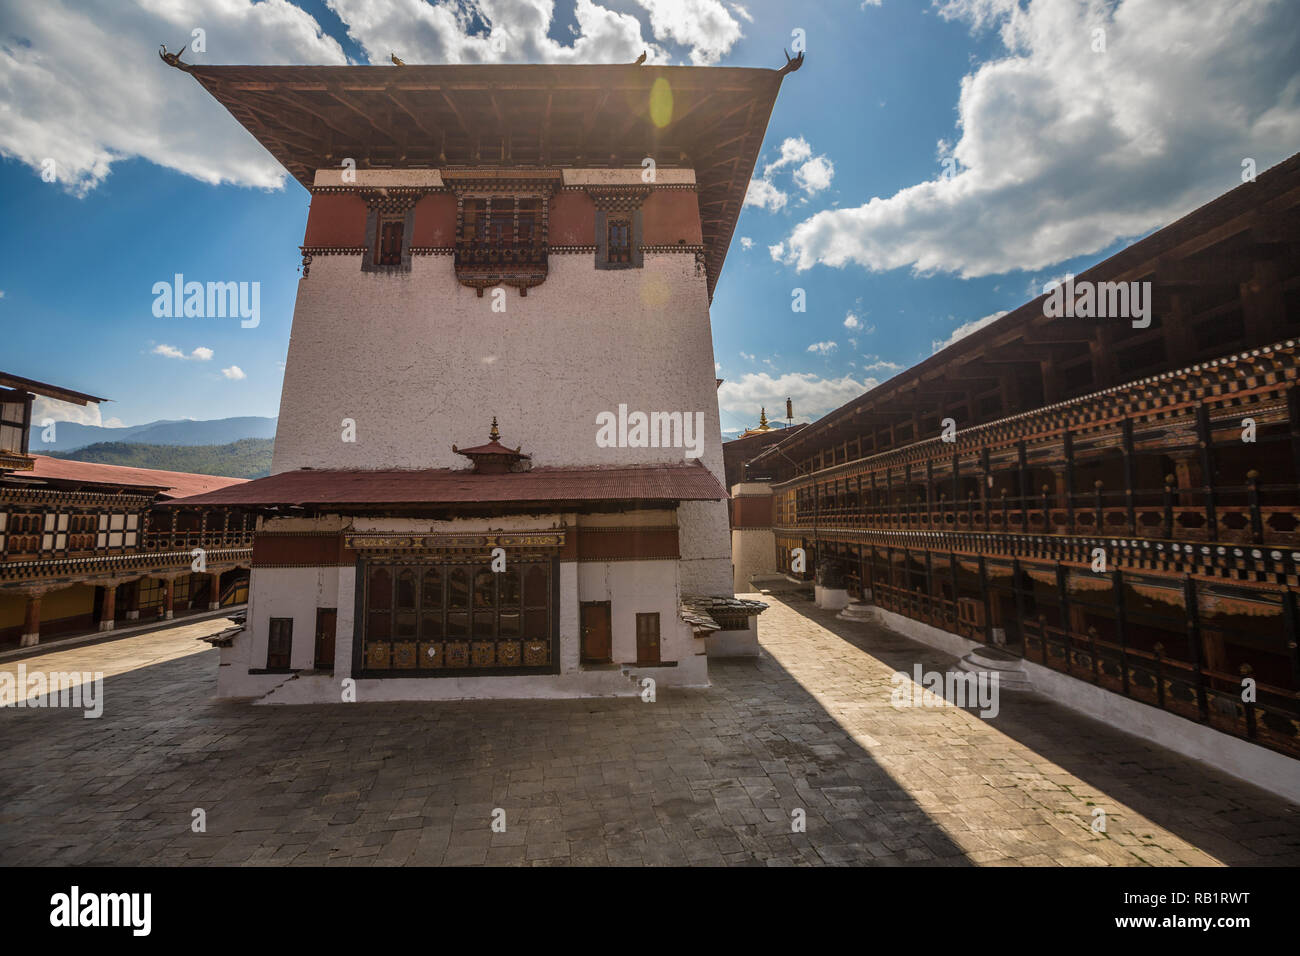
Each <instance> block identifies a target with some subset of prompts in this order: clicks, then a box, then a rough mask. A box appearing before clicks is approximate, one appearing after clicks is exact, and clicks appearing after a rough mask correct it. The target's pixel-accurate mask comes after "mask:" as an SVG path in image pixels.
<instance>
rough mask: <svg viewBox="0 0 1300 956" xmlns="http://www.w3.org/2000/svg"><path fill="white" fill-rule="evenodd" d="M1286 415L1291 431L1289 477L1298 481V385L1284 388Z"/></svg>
mask: <svg viewBox="0 0 1300 956" xmlns="http://www.w3.org/2000/svg"><path fill="white" fill-rule="evenodd" d="M1286 416H1287V424H1288V425H1289V426H1290V432H1291V468H1292V472H1291V478H1292V481H1296V482H1300V385H1292V386H1291V387H1290V388H1288V389H1287V390H1286Z"/></svg>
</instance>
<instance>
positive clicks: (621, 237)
mask: <svg viewBox="0 0 1300 956" xmlns="http://www.w3.org/2000/svg"><path fill="white" fill-rule="evenodd" d="M607 249H608V250H609V256H608V259H609V261H610V262H617V263H629V262H631V261H632V222H631V220H629V219H624V218H621V217H614V216H610V217H609V244H608V246H607Z"/></svg>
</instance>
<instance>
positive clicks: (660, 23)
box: [548, 0, 748, 66]
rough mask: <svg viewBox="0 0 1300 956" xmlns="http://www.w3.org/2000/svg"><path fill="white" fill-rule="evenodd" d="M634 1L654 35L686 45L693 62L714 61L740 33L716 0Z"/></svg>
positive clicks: (702, 63) (737, 24)
mask: <svg viewBox="0 0 1300 956" xmlns="http://www.w3.org/2000/svg"><path fill="white" fill-rule="evenodd" d="M581 2H582V0H579V3H581ZM637 3H639V4H640V5H641V6H642V7H644V8H645V9H646V10H647V11H648V12H649V14H650V29H651V30H653V31H654V35H655V38H656V39H658V40H661V41H662V40H671V41H672V42H674V43H679V44H681V45H682V46H688V47H690V48H691V62H692V63H694V64H695V65H696V66H707V65H709V64H712V63H717V62H718V60H719V59H720V58H721V57H723V56H724V55H725V54H726V53H727V52H728V51H730V50H731V48H732V46H733V45H734V44H735V42H736V41H737V40H739V39H740V37H741V32H740V24H739V23H737V22H736V19H735V18H734V17H733V16H732V15H731V14H730V13H728V12H727V8H726V7H724V6H723V5H722V4H721V3H719V2H718V0H637ZM549 5H550V4H549V3H548V6H549ZM742 9H743V8H742ZM746 16H748V11H746Z"/></svg>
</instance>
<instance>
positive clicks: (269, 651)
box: [266, 617, 293, 670]
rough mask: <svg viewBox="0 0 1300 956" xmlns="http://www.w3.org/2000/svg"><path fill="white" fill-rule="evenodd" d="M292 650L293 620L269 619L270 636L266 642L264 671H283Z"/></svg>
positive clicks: (285, 618) (284, 618)
mask: <svg viewBox="0 0 1300 956" xmlns="http://www.w3.org/2000/svg"><path fill="white" fill-rule="evenodd" d="M292 650H293V618H291V617H273V618H271V635H270V637H269V638H268V640H267V642H266V669H267V670H277V669H278V670H283V669H285V668H287V667H288V666H289V653H290V651H292Z"/></svg>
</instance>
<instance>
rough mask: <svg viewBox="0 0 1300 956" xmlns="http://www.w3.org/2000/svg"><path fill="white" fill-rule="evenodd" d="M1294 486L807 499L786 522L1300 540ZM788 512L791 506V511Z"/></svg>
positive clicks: (804, 526) (808, 526)
mask: <svg viewBox="0 0 1300 956" xmlns="http://www.w3.org/2000/svg"><path fill="white" fill-rule="evenodd" d="M1296 496H1297V488H1296V486H1294V485H1260V484H1259V483H1258V481H1257V480H1256V479H1254V478H1252V479H1249V480H1248V482H1247V484H1245V485H1239V486H1226V487H1216V488H1214V489H1199V490H1193V491H1188V490H1175V489H1173V488H1172V487H1170V486H1166V487H1165V488H1164V489H1163V490H1161V491H1146V490H1143V491H1137V492H1134V493H1133V496H1132V499H1133V500H1132V502H1131V503H1130V501H1129V496H1128V494H1127V493H1126V492H1123V491H1106V490H1104V488H1102V487H1095V488H1094V489H1093V491H1092V492H1090V493H1087V494H1073V495H1058V494H1055V493H1050V492H1040V493H1039V494H1038V495H1032V496H1019V495H1008V494H1006V493H1003V494H1001V495H999V496H998V497H997V499H996V500H990V499H988V498H979V497H977V496H976V495H974V494H972V495H971V496H970V497H969V498H968V499H967V500H966V501H964V502H960V503H957V504H955V505H954V503H953V502H951V501H948V500H946V499H945V497H944V496H943V495H939V496H938V497H937V498H935V499H932V500H931V501H930V502H929V503H928V504H927V503H926V501H925V500H924V499H923V498H917V499H916V500H913V501H911V502H903V501H897V500H895V501H894V502H891V503H885V502H884V501H883V500H882V501H879V502H876V503H867V504H858V503H856V502H854V501H852V500H850V501H848V502H845V503H839V502H838V501H835V500H831V501H830V502H823V503H822V504H820V505H818V506H817V507H816V508H815V509H814V508H812V507H811V506H805V507H803V508H801V509H799V510H798V511H795V512H794V513H793V514H792V515H791V516H790V517H788V518H786V519H785V520H784V522H783V526H785V527H789V528H795V529H799V530H809V531H811V530H814V529H819V530H827V531H830V530H833V529H836V528H846V529H850V530H872V529H877V530H882V531H885V530H887V531H989V532H1012V533H1020V534H1080V535H1098V536H1104V535H1124V536H1127V537H1141V538H1152V539H1164V540H1185V541H1196V542H1209V541H1214V542H1223V543H1228V544H1277V545H1280V546H1290V545H1294V544H1300V500H1297V497H1296ZM787 514H789V512H787Z"/></svg>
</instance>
